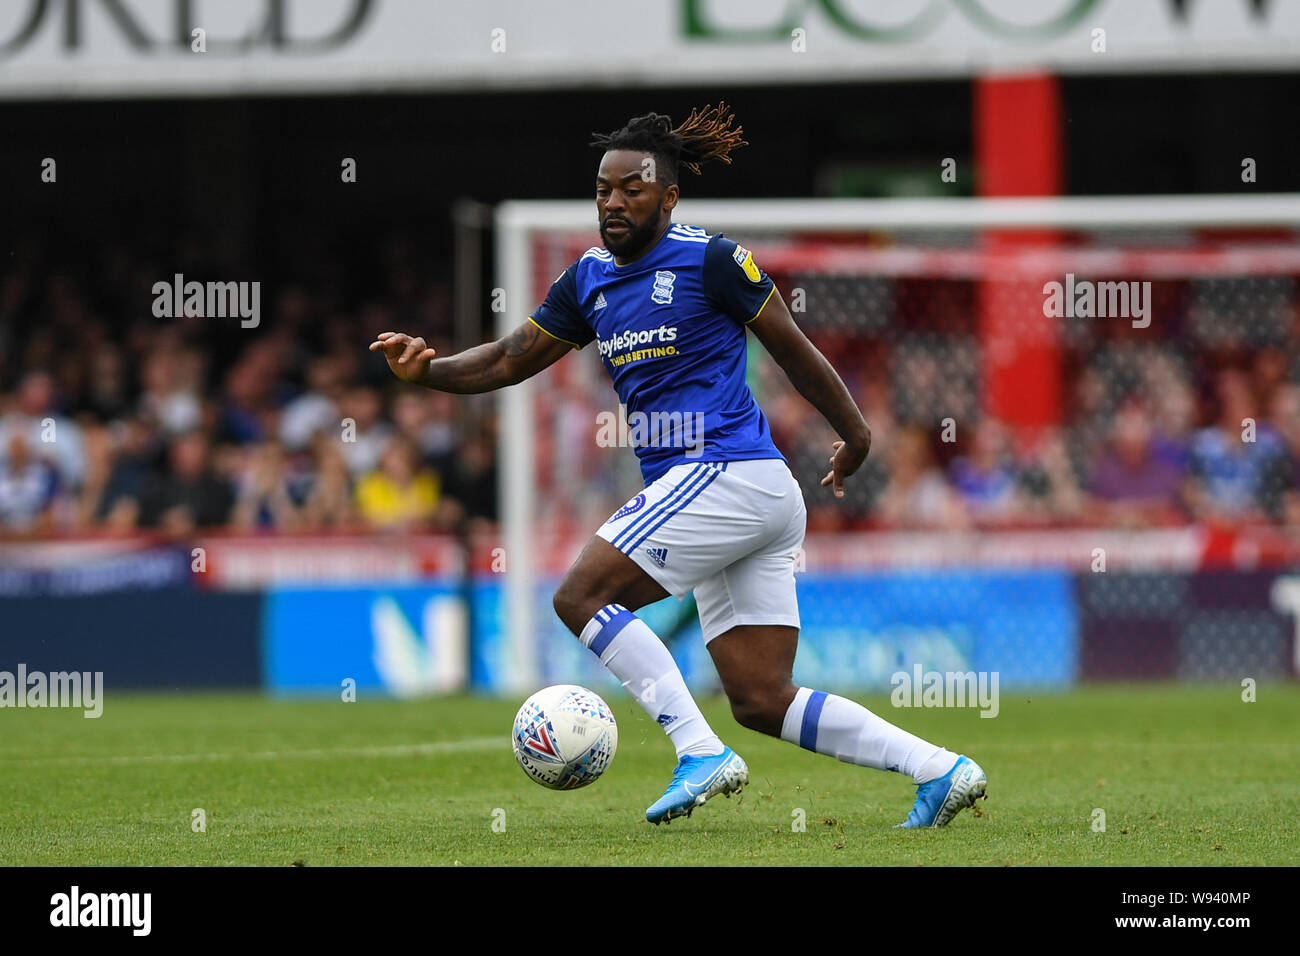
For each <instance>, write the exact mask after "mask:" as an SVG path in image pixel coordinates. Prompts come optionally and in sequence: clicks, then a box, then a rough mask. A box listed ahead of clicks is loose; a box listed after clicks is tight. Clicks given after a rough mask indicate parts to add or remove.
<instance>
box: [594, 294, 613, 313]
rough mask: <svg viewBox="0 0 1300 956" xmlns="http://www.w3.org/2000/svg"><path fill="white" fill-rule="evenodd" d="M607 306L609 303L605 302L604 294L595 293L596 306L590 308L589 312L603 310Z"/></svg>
mask: <svg viewBox="0 0 1300 956" xmlns="http://www.w3.org/2000/svg"><path fill="white" fill-rule="evenodd" d="M607 305H609V303H608V302H606V301H605V293H603V292H597V293H596V304H595V305H593V306H592V307H591V311H593V312H595V311H596V310H597V309H603V308H605V306H607Z"/></svg>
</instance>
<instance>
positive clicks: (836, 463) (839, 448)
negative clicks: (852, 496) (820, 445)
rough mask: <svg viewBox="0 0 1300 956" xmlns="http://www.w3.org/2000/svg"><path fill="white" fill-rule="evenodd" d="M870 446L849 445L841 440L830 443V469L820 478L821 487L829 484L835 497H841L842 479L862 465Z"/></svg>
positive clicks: (842, 493) (842, 490)
mask: <svg viewBox="0 0 1300 956" xmlns="http://www.w3.org/2000/svg"><path fill="white" fill-rule="evenodd" d="M870 448H871V446H870V445H858V444H853V445H850V444H847V443H846V442H842V441H837V442H835V443H834V444H833V445H831V449H832V451H833V452H834V454H832V455H831V470H830V471H829V472H828V473H827V475H826V477H825V478H823V479H822V487H823V488H824V487H826V486H827V485H830V486H831V488H832V490H834V492H835V497H836V498H843V497H844V479H845V478H847V477H849V475H851V474H853V473H854V472H855V471H857V470H858V469H859V468H861V467H862V463H863V462H864V461H866V459H867V452H868V451H869V450H870Z"/></svg>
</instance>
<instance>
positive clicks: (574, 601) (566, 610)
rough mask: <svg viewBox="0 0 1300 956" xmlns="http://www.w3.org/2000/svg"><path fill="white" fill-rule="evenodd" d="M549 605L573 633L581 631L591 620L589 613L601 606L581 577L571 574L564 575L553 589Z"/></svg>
mask: <svg viewBox="0 0 1300 956" xmlns="http://www.w3.org/2000/svg"><path fill="white" fill-rule="evenodd" d="M551 605H552V606H553V607H554V608H555V613H556V614H557V615H558V616H559V618H560V620H561V621H563V622H564V625H565V627H567V628H568V629H569V630H570V631H572V632H573V633H574V634H575V635H576V634H580V633H582V629H583V628H584V627H585V626H586V624H587V622H588V621H590V620H591V615H592V614H594V613H596V610H597V609H598V608H600V607H601V606H602V604H601V602H600V600H599V597H598V596H597V595H594V594H592V593H591V589H590V588H588V587H586V586H585V585H584V584H583V583H582V581H581V579H578V578H575V577H573V576H571V575H570V576H567V577H565V579H564V580H563V581H561V582H560V586H559V587H558V588H556V589H555V597H554V598H553V599H552V600H551Z"/></svg>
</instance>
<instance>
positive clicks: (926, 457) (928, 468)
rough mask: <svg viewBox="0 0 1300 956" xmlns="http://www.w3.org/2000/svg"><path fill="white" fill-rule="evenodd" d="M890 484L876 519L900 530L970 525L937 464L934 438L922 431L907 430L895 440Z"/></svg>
mask: <svg viewBox="0 0 1300 956" xmlns="http://www.w3.org/2000/svg"><path fill="white" fill-rule="evenodd" d="M889 463H890V471H889V483H888V484H887V485H886V486H885V490H884V493H883V494H881V496H880V500H879V502H877V505H876V515H877V517H878V518H880V519H881V520H882V521H884V522H885V523H887V524H889V525H893V526H896V527H900V528H944V529H955V528H963V527H965V526H966V525H967V524H968V522H967V518H966V512H965V510H964V509H963V508H962V504H961V501H960V499H959V498H958V497H957V495H956V494H954V492H953V490H952V489H951V488H949V487H948V483H947V482H946V481H945V480H944V477H943V472H942V471H940V470H939V468H938V467H936V465H935V463H934V452H933V450H932V449H931V448H930V438H929V435H928V434H926V432H925V430H924V429H922V428H917V427H915V426H912V427H908V428H904V429H902V430H901V431H899V432H897V433H895V435H894V436H893V443H892V447H891V448H890V452H889Z"/></svg>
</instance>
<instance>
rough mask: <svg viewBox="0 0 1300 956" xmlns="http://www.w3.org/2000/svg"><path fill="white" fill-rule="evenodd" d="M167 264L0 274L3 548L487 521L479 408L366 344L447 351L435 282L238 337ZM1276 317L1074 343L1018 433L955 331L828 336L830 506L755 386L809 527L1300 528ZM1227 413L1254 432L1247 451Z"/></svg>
mask: <svg viewBox="0 0 1300 956" xmlns="http://www.w3.org/2000/svg"><path fill="white" fill-rule="evenodd" d="M392 248H394V249H400V248H401V244H400V242H398V243H395V244H393V245H392ZM400 258H401V257H400V256H398V259H400ZM329 268H333V269H338V270H344V269H345V268H346V264H345V263H343V262H333V263H330V264H329ZM170 272H171V270H167V269H159V268H158V267H157V265H156V263H155V262H154V261H153V260H151V259H149V258H148V257H143V256H140V257H133V256H131V255H128V254H123V253H121V252H119V253H117V254H115V257H114V259H113V261H112V262H110V263H106V264H103V265H102V267H100V268H97V269H94V270H89V271H88V270H86V269H80V270H79V269H73V268H65V267H62V266H60V265H59V264H57V263H52V262H51V261H50V260H49V259H48V257H42V256H41V255H30V256H26V257H23V256H18V257H14V258H12V259H11V260H10V262H9V263H8V264H7V265H6V267H5V271H4V273H3V274H2V276H0V535H6V536H44V535H55V534H66V535H73V534H85V533H113V532H118V533H121V532H133V531H135V530H137V529H154V530H157V531H160V532H163V533H167V534H184V533H186V532H188V531H191V530H193V529H195V528H205V529H220V528H229V529H235V530H242V531H254V530H256V531H261V530H273V531H288V532H302V531H329V530H341V531H353V530H368V531H395V532H400V531H419V530H430V531H455V530H463V529H465V528H467V527H470V526H474V525H480V526H482V525H488V526H490V524H491V523H492V522H494V521H495V519H496V515H497V502H496V461H495V457H496V427H497V425H496V419H495V403H494V401H493V400H492V399H491V398H490V397H486V396H484V397H471V398H453V397H452V396H448V395H443V394H439V393H435V392H428V391H423V390H419V389H415V388H411V387H409V386H403V385H401V384H400V383H397V382H396V381H395V380H394V379H393V378H392V376H391V375H390V374H389V372H388V369H387V366H386V365H385V364H384V363H383V362H382V360H381V359H379V358H378V357H377V356H375V355H373V354H371V353H368V352H367V351H366V346H367V345H368V343H369V342H370V341H371V340H372V339H373V337H374V334H375V333H377V332H379V331H382V330H385V329H403V330H418V331H419V332H420V333H421V334H424V335H426V337H428V338H429V339H430V340H431V342H432V343H433V344H435V346H436V347H438V348H439V349H440V351H443V350H445V349H446V348H447V347H448V345H449V341H448V338H449V332H450V328H451V321H450V304H449V303H450V294H449V289H448V288H447V287H446V285H445V283H439V282H438V281H436V280H431V279H428V278H424V277H422V276H421V275H420V272H419V270H418V269H417V268H415V267H414V266H413V265H412V264H410V263H404V262H402V261H395V262H394V263H393V269H392V276H393V278H392V281H389V282H387V283H381V284H380V287H379V288H377V289H376V290H374V294H373V295H372V296H368V297H365V298H364V299H362V300H361V301H357V302H344V301H341V300H340V299H339V297H338V296H336V295H332V294H329V293H328V292H324V293H323V292H320V291H317V290H314V288H313V286H312V285H311V284H310V283H301V282H298V283H295V282H285V283H282V284H278V285H276V286H274V287H273V288H269V289H268V290H267V293H264V295H263V302H264V303H266V306H267V309H266V311H267V314H265V315H263V316H261V318H260V321H259V323H258V324H257V326H256V327H255V328H242V327H241V325H240V322H239V319H238V318H217V317H205V316H202V315H188V316H184V317H181V318H178V319H168V318H156V317H155V316H154V315H153V314H152V312H151V310H150V304H151V303H152V301H153V296H152V294H151V293H150V291H149V290H150V289H151V287H152V285H153V283H155V282H157V281H169V280H170ZM157 273H161V274H157ZM268 285H269V284H268ZM1289 287H1290V288H1293V286H1289ZM1288 309H1289V310H1288V311H1287V313H1286V320H1285V321H1287V322H1289V323H1290V324H1289V326H1288V327H1287V328H1286V329H1285V332H1284V335H1283V337H1282V339H1281V341H1280V342H1279V341H1274V342H1271V343H1268V342H1266V343H1264V344H1262V345H1260V346H1259V347H1252V348H1249V349H1247V350H1245V351H1244V352H1243V351H1241V350H1239V351H1238V353H1236V356H1235V358H1233V359H1232V360H1230V361H1219V360H1218V358H1217V357H1216V355H1215V354H1214V353H1211V352H1208V351H1207V352H1206V353H1205V354H1204V355H1200V354H1196V353H1195V352H1194V351H1193V352H1189V350H1188V348H1187V347H1186V342H1181V343H1180V342H1175V341H1173V340H1172V339H1165V340H1154V341H1146V340H1144V341H1142V342H1141V343H1137V344H1135V343H1132V342H1118V343H1114V344H1112V345H1110V346H1108V347H1102V348H1093V347H1091V346H1090V347H1089V348H1087V349H1077V350H1076V351H1075V352H1074V353H1072V355H1073V358H1074V361H1072V368H1071V370H1070V373H1069V375H1068V376H1067V382H1066V394H1067V403H1066V404H1067V406H1068V409H1067V411H1066V413H1065V421H1064V422H1062V424H1061V425H1060V427H1057V428H1052V429H1048V430H1046V431H1045V432H1043V433H1041V434H1039V435H1037V436H1035V438H1034V440H1033V441H1032V442H1030V443H1026V442H1024V441H1022V440H1016V436H1015V435H1013V433H1012V430H1010V429H1009V428H1008V427H1006V426H1005V425H1004V424H1003V423H1000V422H998V421H997V420H995V419H993V418H990V417H988V416H981V414H980V409H979V394H978V384H977V382H978V370H977V367H976V366H977V363H976V361H975V358H976V352H975V350H974V348H973V346H972V345H971V344H970V343H969V342H965V341H963V340H962V339H961V338H960V337H954V338H951V339H939V340H937V344H936V342H934V341H932V342H931V343H930V345H929V346H926V345H924V343H922V344H920V345H917V344H916V343H913V342H912V341H911V340H910V339H906V338H905V337H903V336H901V335H899V336H896V337H895V339H894V340H893V341H892V345H889V346H888V347H887V348H886V349H885V350H884V351H883V352H875V353H870V355H871V360H868V359H867V358H865V357H862V356H865V355H867V354H868V353H853V352H851V351H850V352H845V353H837V352H835V351H832V350H831V349H830V348H829V347H827V346H826V343H823V345H824V347H827V352H828V354H829V355H831V358H832V361H833V362H835V364H836V365H837V367H838V368H839V369H840V371H841V374H842V375H843V377H844V378H845V380H846V382H847V383H848V384H849V386H850V389H851V390H852V391H853V392H854V394H855V396H856V397H857V398H858V400H859V403H860V404H861V405H862V407H863V409H864V411H865V413H866V417H867V420H868V421H869V422H870V423H871V425H872V428H873V432H874V435H875V448H874V449H873V452H872V455H871V457H870V458H869V459H868V462H867V464H866V466H865V467H864V470H863V471H862V472H861V473H860V475H859V477H858V480H856V481H854V482H853V483H851V486H850V487H849V488H848V496H847V498H846V499H845V500H843V501H834V500H833V499H830V498H829V497H828V496H826V495H824V494H818V491H819V489H818V486H817V483H818V479H819V478H820V476H821V475H822V474H824V473H825V470H826V465H825V462H826V458H827V455H828V453H829V446H828V443H829V440H830V437H831V436H829V434H828V433H827V432H826V430H825V426H824V424H822V423H821V421H820V418H819V417H818V416H817V414H816V413H815V412H814V411H813V410H812V409H811V408H810V407H809V406H808V405H807V404H806V403H805V402H803V400H802V399H800V398H799V397H798V396H797V395H795V394H794V393H793V392H792V391H791V390H790V388H789V386H788V385H787V384H786V383H785V382H784V380H783V379H782V378H781V377H780V373H779V371H777V370H775V369H774V368H773V367H772V366H771V364H770V363H766V364H760V365H758V367H757V370H756V372H755V388H756V391H757V392H758V394H759V397H760V403H761V404H762V405H763V406H764V408H765V410H766V412H767V414H768V417H769V420H770V421H771V424H772V428H773V432H774V436H775V438H776V441H777V444H778V446H779V447H781V448H782V449H784V450H785V451H786V454H787V457H788V458H789V459H790V461H791V464H792V466H793V468H794V470H795V473H796V475H797V476H798V477H799V478H800V481H801V482H802V483H803V485H804V488H805V493H806V495H807V497H808V501H809V506H810V507H809V517H810V520H809V530H810V531H826V530H838V529H844V528H863V527H886V528H950V529H964V528H969V527H999V526H1024V525H1041V524H1058V523H1068V524H1080V523H1104V524H1118V525H1123V526H1151V525H1167V524H1178V523H1185V522H1190V521H1207V522H1271V523H1283V524H1287V525H1293V526H1297V527H1300V350H1297V349H1296V348H1295V347H1294V346H1295V343H1296V342H1300V308H1297V304H1296V302H1295V300H1294V297H1292V298H1291V299H1290V300H1289V303H1288ZM817 337H818V336H816V335H814V338H817ZM884 339H885V340H886V341H887V342H889V336H888V335H885V336H884ZM1287 343H1290V344H1289V345H1288V344H1287ZM882 355H883V357H884V365H883V366H881V365H880V364H878V363H877V362H876V361H875V359H876V358H879V357H880V356H882ZM593 381H594V380H593ZM613 400H614V396H613V393H612V392H611V391H609V390H608V386H607V384H605V383H603V382H602V383H600V387H599V388H595V387H591V388H577V389H569V390H567V391H563V392H557V393H556V395H555V396H554V401H555V402H556V403H559V404H561V405H564V406H565V407H566V408H567V412H566V419H567V421H569V422H571V423H576V424H574V425H572V427H568V428H564V429H557V430H554V431H552V432H551V434H554V435H558V436H561V437H560V438H557V439H556V441H557V442H558V443H575V442H576V443H583V442H584V437H583V435H582V432H583V431H584V424H585V426H586V427H588V428H589V430H590V436H591V440H590V441H586V442H585V444H586V446H589V447H585V448H584V451H583V453H582V456H581V457H583V458H585V459H589V460H592V461H596V462H600V461H607V460H608V459H605V458H602V457H599V456H602V455H609V454H620V455H627V456H628V457H630V453H628V452H625V451H618V452H609V451H606V450H603V449H601V450H597V449H596V448H595V435H596V431H597V428H596V421H597V418H596V416H597V414H598V413H599V412H601V411H603V410H606V409H607V408H608V407H609V406H610V405H611V404H613ZM945 417H951V418H953V419H954V420H955V421H956V422H957V423H958V424H957V431H956V436H955V440H952V441H945V440H944V437H943V434H942V428H941V427H940V423H941V422H942V421H943V420H944V418H945ZM1246 420H1249V421H1252V422H1254V423H1255V424H1254V426H1253V428H1252V429H1251V430H1250V434H1249V437H1246V438H1244V437H1243V436H1244V435H1245V434H1246V433H1245V432H1244V431H1243V422H1244V421H1246ZM967 423H969V427H968V425H967ZM567 447H568V445H567V444H566V448H567ZM543 452H549V453H550V456H551V458H553V459H563V458H565V457H566V455H567V452H565V453H561V450H558V449H543ZM594 470H595V469H588V470H587V474H588V475H589V476H590V475H591V474H592V473H593V472H594ZM606 470H608V469H606ZM626 491H627V489H626V488H624V489H622V490H621V491H613V492H611V494H612V496H613V500H618V497H619V496H620V495H622V494H624V493H625V492H626Z"/></svg>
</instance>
